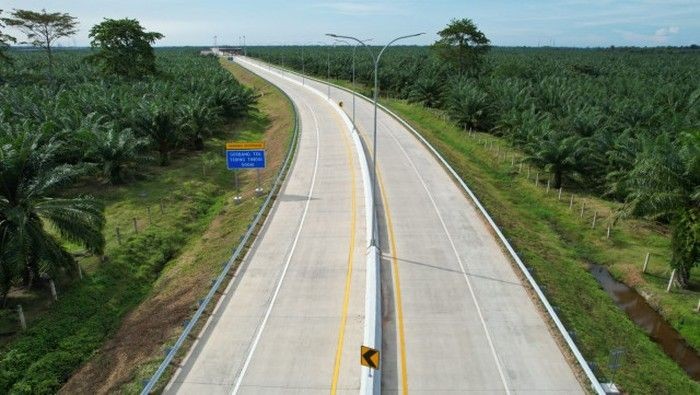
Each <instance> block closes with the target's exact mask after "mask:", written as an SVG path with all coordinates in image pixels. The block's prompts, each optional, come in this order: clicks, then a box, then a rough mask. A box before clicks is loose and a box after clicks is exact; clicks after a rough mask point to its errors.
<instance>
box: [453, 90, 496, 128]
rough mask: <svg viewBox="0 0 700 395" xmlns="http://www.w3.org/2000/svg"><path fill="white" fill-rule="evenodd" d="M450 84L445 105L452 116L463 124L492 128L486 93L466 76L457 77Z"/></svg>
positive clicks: (471, 126) (472, 126)
mask: <svg viewBox="0 0 700 395" xmlns="http://www.w3.org/2000/svg"><path fill="white" fill-rule="evenodd" d="M449 85H450V88H449V89H448V91H447V97H446V100H445V106H446V107H447V112H448V113H449V114H450V118H452V119H454V120H455V121H457V123H458V124H460V125H462V126H467V127H470V128H475V129H481V130H488V129H490V123H489V121H488V115H489V114H488V100H487V99H488V96H487V95H486V93H485V92H484V91H482V90H481V89H479V87H477V86H476V84H475V83H474V82H473V81H472V80H469V79H466V78H456V79H454V80H452V81H451V82H450V84H449Z"/></svg>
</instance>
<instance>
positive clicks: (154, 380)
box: [141, 87, 301, 395]
mask: <svg viewBox="0 0 700 395" xmlns="http://www.w3.org/2000/svg"><path fill="white" fill-rule="evenodd" d="M275 88H276V89H277V90H278V91H279V92H281V93H282V95H284V96H285V98H286V99H287V101H289V103H290V104H291V106H292V110H293V113H294V132H293V136H292V142H291V144H290V145H289V149H288V151H287V156H286V157H285V159H284V163H283V164H282V167H281V168H280V170H279V172H278V173H277V177H276V178H275V182H274V183H273V184H272V187H271V188H270V192H269V193H268V194H267V197H266V198H265V201H264V202H263V204H262V205H261V206H260V209H259V210H258V212H257V214H256V215H255V217H254V218H253V220H252V221H251V223H250V224H248V230H247V231H246V233H245V234H243V236H242V237H241V239H240V241H239V242H238V245H237V246H236V248H235V249H234V250H233V254H232V255H231V257H230V258H229V259H228V261H227V262H226V264H225V265H224V267H223V269H222V270H221V273H219V275H218V276H217V277H216V280H215V281H214V283H213V284H212V286H211V289H209V292H207V295H206V297H204V299H202V300H201V301H200V303H199V306H198V308H197V311H196V312H195V313H194V315H193V316H192V318H191V319H190V320H189V321H188V323H187V325H186V326H185V329H184V330H183V331H182V333H181V334H180V336H179V337H178V339H177V341H175V344H174V345H173V346H172V347H170V348H168V352H167V354H166V355H165V358H164V359H163V362H161V364H160V365H159V366H158V369H157V370H156V371H155V373H153V375H152V376H151V378H150V379H149V380H148V382H147V383H146V384H145V385H144V387H143V390H141V395H148V394H150V393H151V391H153V389H154V388H155V387H156V385H157V384H158V381H159V380H160V379H161V377H162V376H163V373H165V371H166V369H167V368H168V366H170V364H171V363H172V361H173V359H174V358H175V356H176V355H177V353H178V351H179V350H180V349H181V348H182V346H183V344H184V343H185V341H186V340H187V337H188V336H189V335H190V333H191V332H192V330H193V329H194V328H195V326H196V325H197V323H198V321H199V319H200V318H201V317H202V315H204V311H205V310H206V308H207V306H208V305H209V303H210V302H211V301H212V299H213V298H214V295H215V294H216V292H217V291H218V290H219V288H220V287H221V285H222V284H223V283H224V280H225V279H226V276H227V275H228V273H229V271H230V270H231V268H232V267H233V265H234V263H235V262H236V261H237V260H238V258H239V257H240V256H241V254H242V253H243V252H244V251H245V246H246V245H247V244H248V242H249V241H250V239H251V237H252V236H253V232H254V231H255V228H256V227H257V225H259V224H260V223H261V221H262V220H263V216H264V214H265V212H266V211H267V210H268V209H269V208H270V205H271V203H272V202H273V198H274V196H275V195H276V194H277V192H278V191H279V189H280V188H281V186H282V182H283V180H284V176H285V174H286V173H287V172H288V171H289V167H290V164H291V161H292V158H293V156H294V152H295V151H296V148H297V146H298V144H299V141H298V139H299V129H300V126H301V120H300V118H299V112H298V109H297V107H296V104H294V101H292V99H291V98H290V97H289V95H287V93H285V92H284V91H283V90H281V89H279V88H277V87H275Z"/></svg>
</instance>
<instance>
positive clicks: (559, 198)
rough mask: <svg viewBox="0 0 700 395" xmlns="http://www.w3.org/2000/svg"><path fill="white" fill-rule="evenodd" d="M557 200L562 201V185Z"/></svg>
mask: <svg viewBox="0 0 700 395" xmlns="http://www.w3.org/2000/svg"><path fill="white" fill-rule="evenodd" d="M557 200H560V201H561V187H559V197H558V198H557Z"/></svg>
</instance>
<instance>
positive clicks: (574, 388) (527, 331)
mask: <svg viewBox="0 0 700 395" xmlns="http://www.w3.org/2000/svg"><path fill="white" fill-rule="evenodd" d="M306 83H307V84H308V85H311V86H314V87H316V88H317V89H319V90H321V91H322V92H326V86H325V85H322V84H320V83H318V82H314V81H309V80H307V82H306ZM331 96H332V98H333V100H335V101H343V102H344V103H346V105H345V106H344V109H345V110H346V111H347V112H348V113H349V114H352V108H351V107H350V106H351V103H352V95H351V94H349V93H347V92H345V91H342V90H339V89H336V88H331ZM356 106H357V108H356V119H357V125H358V128H359V130H360V132H361V133H364V134H365V135H366V136H367V137H369V136H368V134H369V133H371V131H372V106H371V104H370V103H368V102H366V101H364V100H361V99H358V100H357V101H356ZM378 124H379V126H378V127H379V133H378V151H379V152H378V157H379V161H378V168H379V172H380V175H381V179H383V183H382V184H383V185H382V188H381V189H382V194H383V195H384V204H383V205H382V206H381V207H380V209H381V214H380V215H381V216H384V218H385V220H384V221H380V234H381V236H382V252H383V255H384V259H383V262H382V266H383V267H382V276H383V277H382V282H383V292H382V293H383V294H382V297H383V299H384V336H383V339H384V342H383V349H384V353H383V356H382V364H383V368H382V370H383V373H382V390H383V392H384V393H394V392H402V393H407V392H408V391H409V390H410V392H414V393H415V392H417V393H434V392H437V391H441V392H482V393H541V392H559V393H581V392H582V389H581V386H580V384H579V382H578V381H577V380H576V378H575V376H574V374H573V371H572V369H571V367H570V366H569V365H568V363H567V362H566V360H565V359H564V356H563V354H562V352H561V351H560V350H559V348H558V346H557V344H556V342H555V341H554V338H553V336H552V334H551V333H550V332H549V329H548V327H547V325H546V323H545V319H544V318H543V316H541V315H540V313H539V312H538V310H537V308H536V306H535V304H534V303H533V302H532V301H531V299H530V298H529V296H528V294H527V290H526V289H525V287H524V286H523V284H522V282H521V280H520V279H519V277H518V276H517V275H516V272H515V270H514V269H513V266H512V265H511V263H510V261H509V258H508V256H507V255H506V254H505V253H504V252H503V251H502V249H501V247H500V245H499V244H498V243H497V241H496V239H495V238H494V237H493V236H492V234H491V231H490V229H489V228H488V226H487V224H486V223H485V222H484V221H483V219H482V218H481V216H480V215H479V213H478V212H477V210H476V209H475V207H474V206H473V205H472V202H471V201H470V200H468V199H467V197H466V196H465V195H464V193H463V191H462V190H461V189H460V188H459V187H458V186H457V185H456V184H455V183H454V182H453V180H452V179H451V178H450V177H449V175H448V174H447V172H446V171H445V170H444V169H443V168H442V167H441V166H440V164H439V163H438V162H437V160H436V159H435V158H434V157H433V156H432V155H431V154H430V152H429V151H428V150H427V149H426V147H425V146H423V145H422V144H421V143H420V142H419V141H418V140H417V139H416V138H415V136H413V135H412V133H411V132H410V131H408V130H407V129H406V128H405V127H403V126H402V125H401V124H400V123H399V122H397V121H396V120H394V119H393V118H391V117H390V116H389V115H388V114H386V113H384V112H383V111H381V110H380V112H379V122H378ZM367 141H371V139H368V140H367ZM389 216H391V219H392V221H391V223H389V221H387V219H388V218H389ZM391 233H393V236H391ZM391 237H394V238H395V240H394V242H393V243H392V242H391V240H390V238H391ZM392 244H395V247H392ZM392 261H393V262H392ZM392 267H393V269H392ZM399 281H400V282H399ZM397 283H400V289H397V286H396V285H397ZM397 301H400V302H401V304H400V305H399V304H398V302H397ZM401 309H402V310H403V320H402V321H403V325H401V322H399V321H400V320H399V317H398V314H397V312H398V311H400V310H401ZM401 331H404V332H405V345H402V344H401V343H402V342H401V339H400V337H401V336H400V333H401ZM402 354H405V359H406V361H405V364H404V363H402V362H401V361H402V358H401V356H402Z"/></svg>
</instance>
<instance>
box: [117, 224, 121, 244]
mask: <svg viewBox="0 0 700 395" xmlns="http://www.w3.org/2000/svg"><path fill="white" fill-rule="evenodd" d="M117 244H119V245H122V235H121V233H119V227H118V226H117Z"/></svg>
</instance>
